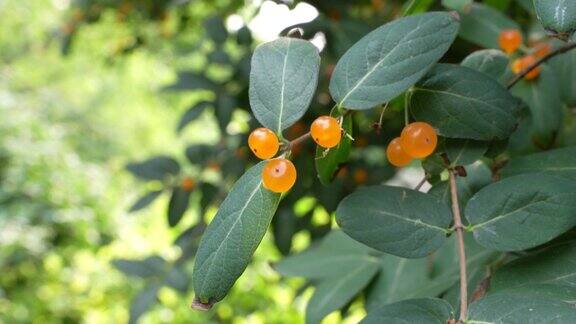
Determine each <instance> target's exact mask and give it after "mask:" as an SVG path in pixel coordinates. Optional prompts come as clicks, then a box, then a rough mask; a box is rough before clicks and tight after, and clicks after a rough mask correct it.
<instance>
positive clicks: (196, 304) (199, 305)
mask: <svg viewBox="0 0 576 324" xmlns="http://www.w3.org/2000/svg"><path fill="white" fill-rule="evenodd" d="M212 306H214V303H211V302H207V303H203V302H202V301H201V300H200V298H198V296H195V297H194V300H193V301H192V305H190V307H192V309H194V310H199V311H203V312H205V311H208V310H210V309H211V308H212Z"/></svg>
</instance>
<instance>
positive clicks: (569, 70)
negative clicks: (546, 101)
mask: <svg viewBox="0 0 576 324" xmlns="http://www.w3.org/2000/svg"><path fill="white" fill-rule="evenodd" d="M550 65H551V66H552V68H553V69H554V73H555V74H556V76H557V77H558V86H559V87H560V93H561V95H562V100H563V101H564V103H565V104H567V105H568V106H569V107H576V51H570V52H568V53H564V54H562V55H558V56H556V57H554V58H553V59H552V60H550Z"/></svg>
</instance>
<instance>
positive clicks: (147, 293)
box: [128, 283, 161, 324]
mask: <svg viewBox="0 0 576 324" xmlns="http://www.w3.org/2000/svg"><path fill="white" fill-rule="evenodd" d="M160 288H161V285H160V284H159V283H152V284H150V285H149V286H147V287H145V288H144V289H143V290H142V291H140V292H139V293H138V295H136V297H134V300H132V303H131V304H130V319H129V320H128V323H129V324H136V323H138V319H139V318H140V316H142V314H144V313H146V311H148V309H149V308H150V307H152V305H154V304H155V303H156V302H157V298H156V295H157V294H158V290H160Z"/></svg>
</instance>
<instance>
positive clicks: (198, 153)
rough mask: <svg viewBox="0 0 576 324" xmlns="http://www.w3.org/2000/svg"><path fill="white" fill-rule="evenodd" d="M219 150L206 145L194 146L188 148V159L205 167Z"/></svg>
mask: <svg viewBox="0 0 576 324" xmlns="http://www.w3.org/2000/svg"><path fill="white" fill-rule="evenodd" d="M216 150H217V148H215V147H214V146H212V145H206V144H193V145H190V146H188V147H187V148H186V157H187V158H188V161H190V163H192V164H200V165H203V164H204V163H206V162H207V161H209V160H210V159H212V158H214V155H215V154H216Z"/></svg>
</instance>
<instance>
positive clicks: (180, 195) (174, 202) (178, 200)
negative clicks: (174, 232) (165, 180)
mask: <svg viewBox="0 0 576 324" xmlns="http://www.w3.org/2000/svg"><path fill="white" fill-rule="evenodd" d="M190 193H191V192H190V191H187V190H184V189H182V188H180V187H175V188H174V189H173V190H172V196H171V197H170V202H169V203H168V224H169V225H170V227H174V226H176V225H178V223H179V222H180V220H181V219H182V216H184V213H185V212H186V209H188V203H189V202H190Z"/></svg>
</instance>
